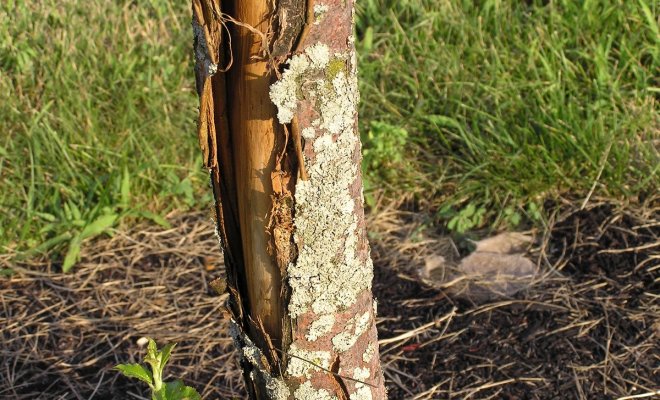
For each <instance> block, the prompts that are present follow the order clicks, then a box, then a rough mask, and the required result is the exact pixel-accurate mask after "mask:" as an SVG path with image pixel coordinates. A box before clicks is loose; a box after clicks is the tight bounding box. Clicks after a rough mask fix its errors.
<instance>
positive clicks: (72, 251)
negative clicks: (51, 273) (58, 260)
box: [62, 235, 82, 273]
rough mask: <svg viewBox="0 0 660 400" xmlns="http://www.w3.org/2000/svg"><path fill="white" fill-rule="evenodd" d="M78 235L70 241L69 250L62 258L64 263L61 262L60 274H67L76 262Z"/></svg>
mask: <svg viewBox="0 0 660 400" xmlns="http://www.w3.org/2000/svg"><path fill="white" fill-rule="evenodd" d="M81 241H82V240H81V238H80V235H78V236H76V237H74V238H73V239H71V242H70V243H69V249H68V250H67V251H66V256H64V261H63V262H62V272H65V273H66V272H69V270H70V269H71V267H73V266H74V265H75V264H76V262H77V261H78V256H79V255H80V242H81Z"/></svg>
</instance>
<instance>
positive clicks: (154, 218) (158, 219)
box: [139, 210, 172, 229]
mask: <svg viewBox="0 0 660 400" xmlns="http://www.w3.org/2000/svg"><path fill="white" fill-rule="evenodd" d="M139 215H140V216H142V217H144V218H147V219H150V220H152V221H153V222H155V223H157V224H158V225H160V226H162V227H163V228H165V229H170V228H171V227H172V225H171V224H170V223H169V222H167V220H166V219H165V218H163V216H161V215H159V214H156V213H152V212H151V211H146V210H145V211H140V212H139Z"/></svg>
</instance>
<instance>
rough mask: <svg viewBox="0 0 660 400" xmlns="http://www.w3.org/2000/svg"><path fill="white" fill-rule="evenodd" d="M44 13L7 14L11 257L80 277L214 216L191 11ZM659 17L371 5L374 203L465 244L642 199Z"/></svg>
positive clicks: (377, 1)
mask: <svg viewBox="0 0 660 400" xmlns="http://www.w3.org/2000/svg"><path fill="white" fill-rule="evenodd" d="M36 3H37V4H34V3H32V4H30V3H27V2H25V1H24V0H15V1H2V2H1V3H0V20H2V21H12V22H11V23H9V24H0V121H2V125H1V128H0V129H1V130H0V185H1V187H2V190H0V213H2V215H3V218H2V224H1V226H0V248H2V249H4V251H27V252H28V253H27V254H28V255H32V254H35V253H40V252H50V253H51V254H53V255H54V257H55V258H58V259H62V258H64V257H66V259H67V262H68V264H72V263H73V262H74V261H75V259H76V257H77V253H78V249H79V248H80V246H81V244H82V243H83V242H84V240H86V239H87V238H90V237H93V236H95V235H98V234H101V233H104V232H108V231H109V229H110V228H111V227H117V226H121V224H129V223H131V222H132V221H134V220H135V218H150V219H153V220H155V221H156V222H159V223H161V224H163V225H166V224H167V222H166V221H165V220H164V219H163V218H162V216H163V215H165V214H166V213H167V212H169V211H172V210H186V209H200V208H204V207H207V206H208V204H209V203H210V198H211V197H210V193H209V190H208V187H207V184H206V177H205V174H204V172H203V171H202V169H201V157H200V156H199V155H198V151H197V148H196V139H195V137H194V131H195V128H194V126H195V114H196V107H197V101H196V98H195V95H194V90H193V88H194V86H193V85H194V78H193V71H192V50H191V41H192V40H191V32H190V24H189V18H190V17H189V9H188V4H187V2H174V1H167V0H150V1H145V2H139V3H136V2H134V1H112V2H94V3H88V2H79V1H75V0H57V1H56V0H44V1H40V2H36ZM658 8H660V5H658V3H657V2H653V1H652V0H630V1H629V0H592V1H587V0H585V1H580V2H576V1H545V2H540V1H496V0H490V1H472V0H471V1H449V0H407V1H406V0H361V1H360V2H358V18H357V34H358V40H357V45H358V51H359V53H360V77H361V83H360V85H361V90H362V103H361V109H360V112H361V121H360V127H361V133H362V136H363V140H364V143H365V151H364V154H365V160H364V166H365V170H366V175H367V187H368V189H374V188H385V189H386V191H387V192H388V193H389V194H390V195H391V196H398V195H400V194H402V193H412V194H414V195H415V196H416V198H417V199H418V200H419V201H420V203H421V204H423V205H424V206H425V207H427V209H428V210H429V211H431V212H433V213H435V215H436V216H437V217H438V218H439V219H441V220H442V221H443V222H447V223H448V226H449V228H450V229H452V230H455V231H465V230H468V229H471V228H475V227H480V226H485V225H503V224H504V225H509V226H515V225H517V224H519V223H521V222H524V221H530V220H531V221H533V220H537V221H541V220H542V218H543V214H544V211H545V210H544V208H543V207H544V204H546V201H547V200H552V199H555V198H557V197H558V196H567V195H570V196H574V197H575V198H583V197H584V196H585V195H586V194H587V193H588V192H589V191H590V190H591V189H592V188H593V189H594V193H595V194H597V195H599V196H605V197H612V198H630V199H632V201H639V200H643V199H644V197H645V196H647V195H648V194H651V193H654V192H655V191H657V187H658V185H659V184H660V171H659V168H660V155H659V152H658V148H659V147H660V133H659V132H660V122H659V120H658V108H659V107H658V102H657V98H658V94H659V92H660V88H659V86H660V85H659V82H658V72H659V70H660V68H659V67H660V50H659V49H660V32H659V28H658V13H659V11H660V10H659V9H658ZM368 192H369V190H368V191H367V193H368ZM368 200H370V198H369V196H368ZM67 251H68V253H67ZM67 255H68V257H67Z"/></svg>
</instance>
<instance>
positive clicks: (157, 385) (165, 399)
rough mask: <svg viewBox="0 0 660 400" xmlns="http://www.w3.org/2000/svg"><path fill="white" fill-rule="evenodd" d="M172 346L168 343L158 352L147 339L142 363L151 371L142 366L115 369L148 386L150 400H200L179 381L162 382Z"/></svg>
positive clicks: (195, 391)
mask: <svg viewBox="0 0 660 400" xmlns="http://www.w3.org/2000/svg"><path fill="white" fill-rule="evenodd" d="M174 346H176V343H170V344H167V345H165V347H163V349H162V350H158V348H157V347H156V342H155V341H154V340H153V339H151V338H149V344H148V346H147V356H146V357H145V358H144V362H146V363H147V364H149V365H150V366H151V371H149V370H148V369H147V368H146V367H145V366H143V365H142V364H119V365H117V366H116V367H115V368H116V369H117V370H119V371H120V372H121V373H122V374H124V376H127V377H129V378H137V379H139V380H141V381H142V382H144V383H146V384H147V385H149V387H150V388H151V399H152V400H201V398H202V397H201V396H200V395H199V393H197V390H195V388H193V387H190V386H185V385H184V384H183V382H182V381H181V380H179V379H177V380H175V381H171V382H163V370H164V369H165V364H167V361H168V360H169V359H170V354H171V353H172V350H173V349H174Z"/></svg>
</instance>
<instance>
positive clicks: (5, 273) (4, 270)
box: [0, 268, 14, 276]
mask: <svg viewBox="0 0 660 400" xmlns="http://www.w3.org/2000/svg"><path fill="white" fill-rule="evenodd" d="M12 275H14V270H13V269H11V268H2V269H0V276H12Z"/></svg>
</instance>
